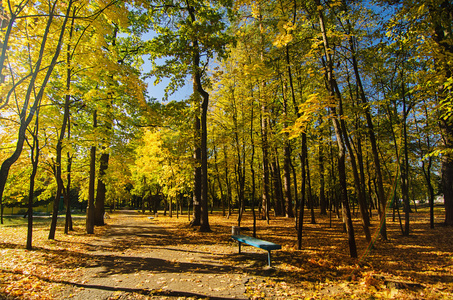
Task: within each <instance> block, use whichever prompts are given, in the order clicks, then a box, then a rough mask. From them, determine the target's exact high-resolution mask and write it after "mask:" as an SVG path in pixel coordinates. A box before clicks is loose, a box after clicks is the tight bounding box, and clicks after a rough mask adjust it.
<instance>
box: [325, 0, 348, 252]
mask: <svg viewBox="0 0 453 300" xmlns="http://www.w3.org/2000/svg"><path fill="white" fill-rule="evenodd" d="M316 3H317V6H318V7H319V6H320V5H321V2H320V1H319V0H317V1H316ZM318 14H319V15H318V16H319V25H320V28H321V34H322V37H323V43H324V52H325V57H326V67H327V68H326V73H327V74H326V75H327V76H326V77H327V89H328V92H329V95H330V96H331V97H332V98H334V99H336V100H337V101H340V103H339V104H340V107H341V98H338V94H335V87H336V81H335V78H334V74H333V62H332V60H331V55H330V51H331V49H330V47H329V43H328V39H327V33H326V29H325V26H324V16H323V12H322V10H318ZM331 112H332V115H333V118H332V123H333V127H334V130H335V136H336V138H337V144H338V174H339V178H340V187H341V189H340V191H341V193H340V194H341V202H342V205H343V209H342V210H343V218H344V220H345V222H346V230H347V233H348V241H349V251H350V255H351V257H357V247H356V243H355V237H354V228H353V226H352V217H351V211H350V209H349V200H348V191H347V181H346V165H345V156H346V149H345V146H344V139H343V133H342V130H341V126H340V122H339V120H338V119H339V118H341V116H337V113H336V110H335V108H334V107H332V108H331Z"/></svg>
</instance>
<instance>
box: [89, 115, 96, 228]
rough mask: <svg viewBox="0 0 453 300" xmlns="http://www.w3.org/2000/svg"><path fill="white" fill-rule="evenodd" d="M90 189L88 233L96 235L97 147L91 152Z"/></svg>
mask: <svg viewBox="0 0 453 300" xmlns="http://www.w3.org/2000/svg"><path fill="white" fill-rule="evenodd" d="M96 127H97V111H94V112H93V129H94V128H96ZM89 180H90V181H89V187H88V206H87V216H86V232H87V234H93V233H94V185H95V180H96V146H94V145H93V146H91V150H90V179H89Z"/></svg>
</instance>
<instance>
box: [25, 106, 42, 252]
mask: <svg viewBox="0 0 453 300" xmlns="http://www.w3.org/2000/svg"><path fill="white" fill-rule="evenodd" d="M38 115H39V111H38V112H37V113H36V126H35V130H34V133H33V145H32V147H31V149H30V150H31V154H30V157H31V164H32V167H33V169H32V172H31V175H30V186H29V190H28V230H27V246H26V248H27V250H31V249H32V248H33V247H32V240H33V198H34V197H33V196H34V192H35V177H36V173H37V171H38V162H39V140H38V129H39V122H38V120H39V119H38Z"/></svg>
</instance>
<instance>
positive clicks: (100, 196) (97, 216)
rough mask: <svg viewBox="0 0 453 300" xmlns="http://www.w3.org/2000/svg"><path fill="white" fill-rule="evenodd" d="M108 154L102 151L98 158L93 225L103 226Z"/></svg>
mask: <svg viewBox="0 0 453 300" xmlns="http://www.w3.org/2000/svg"><path fill="white" fill-rule="evenodd" d="M109 157H110V156H109V154H108V153H102V154H101V158H100V159H99V175H98V184H97V188H96V202H95V205H94V225H95V226H104V225H105V223H104V214H105V194H106V191H107V189H106V186H105V174H106V171H107V169H108V167H109Z"/></svg>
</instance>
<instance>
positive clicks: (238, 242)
mask: <svg viewBox="0 0 453 300" xmlns="http://www.w3.org/2000/svg"><path fill="white" fill-rule="evenodd" d="M238 243H239V254H241V242H238Z"/></svg>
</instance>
